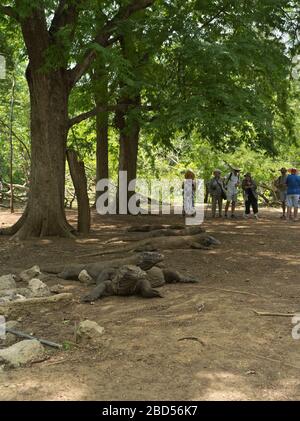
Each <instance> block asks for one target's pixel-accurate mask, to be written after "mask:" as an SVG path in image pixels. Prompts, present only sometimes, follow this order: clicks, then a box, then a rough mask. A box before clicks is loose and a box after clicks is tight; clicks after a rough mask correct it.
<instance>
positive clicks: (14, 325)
mask: <svg viewBox="0 0 300 421" xmlns="http://www.w3.org/2000/svg"><path fill="white" fill-rule="evenodd" d="M5 326H6V327H8V328H11V329H16V330H18V328H19V327H20V323H19V322H18V321H17V320H10V321H9V322H6V323H5ZM19 340H20V338H18V337H17V336H16V335H13V334H12V333H6V335H5V337H4V338H3V339H1V338H0V345H5V346H10V345H13V344H14V343H16V342H18V341H19Z"/></svg>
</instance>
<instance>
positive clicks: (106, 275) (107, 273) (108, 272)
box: [96, 269, 116, 285]
mask: <svg viewBox="0 0 300 421" xmlns="http://www.w3.org/2000/svg"><path fill="white" fill-rule="evenodd" d="M115 273H116V269H104V270H102V271H101V273H100V274H99V275H98V277H97V279H96V284H97V285H98V284H101V283H103V282H105V281H108V280H111V279H112V278H113V276H114V275H115Z"/></svg>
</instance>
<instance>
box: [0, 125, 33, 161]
mask: <svg viewBox="0 0 300 421" xmlns="http://www.w3.org/2000/svg"><path fill="white" fill-rule="evenodd" d="M0 124H1V125H2V126H3V127H5V128H6V129H7V130H8V129H9V128H10V127H9V126H8V125H7V124H6V123H5V122H4V121H3V120H2V119H0ZM12 135H13V137H14V138H15V139H17V140H18V141H19V142H20V143H21V145H22V146H23V148H24V149H25V151H26V153H27V155H28V158H29V160H30V159H31V157H30V152H29V150H28V148H27V146H26V144H25V143H24V141H23V140H22V139H21V138H20V137H19V136H18V135H16V133H15V132H14V131H12Z"/></svg>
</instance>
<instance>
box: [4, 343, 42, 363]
mask: <svg viewBox="0 0 300 421" xmlns="http://www.w3.org/2000/svg"><path fill="white" fill-rule="evenodd" d="M44 354H45V350H44V348H43V346H42V345H41V343H40V342H39V341H37V340H36V339H32V340H31V339H30V340H25V341H21V342H18V343H16V344H14V345H12V346H10V347H8V348H5V349H2V350H0V362H3V363H4V364H5V365H7V366H9V367H13V368H16V367H19V366H21V365H25V364H28V363H31V362H35V361H40V360H41V359H42V358H43V357H44Z"/></svg>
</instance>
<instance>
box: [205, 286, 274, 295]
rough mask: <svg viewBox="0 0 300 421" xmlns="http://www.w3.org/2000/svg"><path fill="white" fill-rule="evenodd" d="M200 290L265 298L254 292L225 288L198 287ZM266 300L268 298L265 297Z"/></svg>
mask: <svg viewBox="0 0 300 421" xmlns="http://www.w3.org/2000/svg"><path fill="white" fill-rule="evenodd" d="M197 286H198V287H199V288H205V289H213V290H214V291H222V292H229V293H231V294H244V295H252V296H254V297H263V296H261V295H258V294H254V293H253V292H247V291H239V290H237V289H224V288H215V287H207V286H203V285H197ZM263 298H266V297H263Z"/></svg>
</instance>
